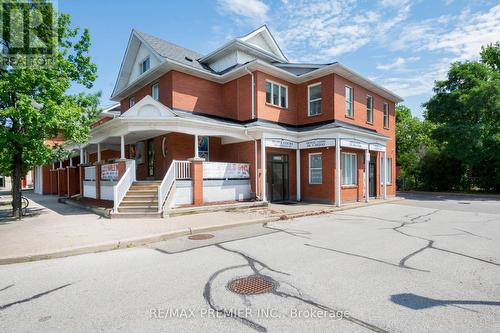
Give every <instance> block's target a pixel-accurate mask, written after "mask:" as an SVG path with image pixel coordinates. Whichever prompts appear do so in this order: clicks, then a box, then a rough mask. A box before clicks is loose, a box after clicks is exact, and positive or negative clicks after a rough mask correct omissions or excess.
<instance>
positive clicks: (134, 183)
mask: <svg viewBox="0 0 500 333" xmlns="http://www.w3.org/2000/svg"><path fill="white" fill-rule="evenodd" d="M160 184H161V180H151V181H138V182H137V181H136V182H133V183H132V185H142V186H148V185H156V186H158V185H160Z"/></svg>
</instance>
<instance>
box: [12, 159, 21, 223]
mask: <svg viewBox="0 0 500 333" xmlns="http://www.w3.org/2000/svg"><path fill="white" fill-rule="evenodd" d="M21 164H22V155H21V152H15V153H14V158H13V161H12V166H13V168H12V216H13V217H16V216H17V217H18V218H19V219H21V218H22V217H23V208H22V203H21V190H22V187H21V176H22V175H21V166H22V165H21Z"/></svg>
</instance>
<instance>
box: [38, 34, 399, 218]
mask: <svg viewBox="0 0 500 333" xmlns="http://www.w3.org/2000/svg"><path fill="white" fill-rule="evenodd" d="M111 98H112V99H113V100H115V101H117V102H119V105H116V106H114V107H112V108H110V109H107V110H105V111H104V112H103V114H102V119H101V120H100V121H99V122H98V123H97V124H96V125H95V126H94V128H93V129H92V139H91V141H90V143H89V144H88V145H86V146H85V147H76V146H70V145H68V147H70V148H71V149H74V152H75V157H74V158H73V161H64V162H62V163H61V165H60V168H58V169H60V170H69V169H68V168H69V167H70V164H71V166H72V167H73V168H75V167H76V165H77V164H81V165H82V167H80V169H78V170H79V171H78V172H79V174H80V175H79V179H80V181H79V185H78V186H75V189H73V190H72V189H69V187H70V186H69V183H70V182H73V181H72V180H70V178H69V177H70V176H69V173H70V172H69V171H59V172H66V175H65V180H62V178H61V177H60V178H61V179H60V180H59V181H58V184H59V185H61V184H63V185H65V186H64V187H65V188H66V190H65V191H63V193H62V195H69V194H68V192H71V193H73V192H75V193H76V194H78V193H79V194H80V195H83V196H84V197H87V196H89V197H91V198H92V199H95V200H101V201H104V202H105V201H109V202H111V203H112V204H110V206H114V207H115V212H118V211H120V210H119V208H120V207H121V204H122V201H123V202H126V201H127V200H128V199H127V200H125V199H124V198H128V197H127V196H128V194H127V191H129V192H130V189H131V188H133V186H134V184H135V185H136V186H139V185H141V181H149V182H147V183H146V182H144V183H142V184H143V185H144V186H146V185H147V186H149V187H154V188H155V189H156V188H158V191H157V195H156V201H155V200H154V198H151V200H152V202H154V204H155V205H157V206H158V212H161V211H162V210H163V207H164V205H167V204H168V205H170V206H175V205H180V204H203V203H205V202H207V201H217V200H220V201H226V200H243V199H249V198H252V197H254V198H257V199H258V200H265V201H295V200H297V201H311V202H325V203H332V204H336V205H340V204H341V203H343V202H349V201H368V200H369V198H370V197H373V198H375V197H386V196H391V195H394V194H395V170H396V151H395V104H396V103H398V102H400V101H401V98H400V97H398V96H397V95H395V94H393V93H392V92H390V91H388V90H387V89H384V88H383V87H381V86H379V85H377V84H376V83H374V82H372V81H370V80H368V79H366V78H364V77H363V76H361V75H359V74H358V73H355V72H354V71H352V70H351V69H349V68H347V67H345V66H343V65H341V64H340V63H338V62H334V63H329V64H302V63H301V64H299V63H291V62H289V61H288V59H287V58H286V56H285V55H284V54H283V52H282V51H281V49H280V47H279V46H278V44H277V43H276V41H275V40H274V38H273V37H272V35H271V33H270V32H269V30H268V29H267V27H266V26H263V27H261V28H259V29H257V30H255V31H253V32H251V33H250V34H248V35H246V36H243V37H239V38H236V39H234V40H232V41H231V42H229V43H227V44H225V45H223V46H222V47H220V48H218V49H216V50H215V51H213V52H211V53H210V54H208V55H202V54H198V53H196V52H194V51H191V50H188V49H185V48H183V47H180V46H177V45H174V44H171V43H168V42H166V41H164V40H161V39H159V38H157V37H153V36H151V35H148V34H145V33H142V32H138V31H135V30H134V31H132V33H131V35H130V39H129V41H128V46H127V50H126V52H125V56H124V59H123V62H122V64H121V68H120V72H119V75H118V79H117V81H116V85H115V88H114V91H113V94H112V96H111ZM78 155H80V156H78ZM193 157H195V159H191V158H193ZM188 159H191V160H190V161H188ZM174 161H176V162H174ZM89 164H96V165H95V166H94V165H90V166H89ZM108 165H112V166H108ZM55 167H58V165H55ZM85 168H88V169H85ZM92 168H94V169H92ZM52 169H54V167H43V168H38V170H37V172H36V175H38V178H39V181H38V182H37V181H35V184H39V185H38V187H37V188H36V190H37V191H38V192H42V193H49V192H50V193H56V191H55V190H54V186H55V185H53V186H49V185H48V183H49V181H48V180H46V177H49V178H51V179H52V182H53V183H54V182H55V181H54V180H53V179H54V178H57V177H55V176H52V177H50V173H51V172H52V173H54V171H50V170H52ZM103 170H104V171H103ZM83 173H85V174H87V173H88V174H89V175H88V177H86V175H84V174H83ZM71 179H76V176H73V178H71ZM92 181H93V182H94V183H91V184H90V185H89V184H87V183H86V182H92ZM108 181H109V182H111V183H109V184H107V183H106V184H107V185H108V187H103V185H102V184H103V182H108ZM155 181H156V182H155ZM86 185H88V186H87V187H85V186H86ZM89 186H90V187H89ZM92 186H94V189H93V190H92ZM131 186H132V187H131ZM59 187H60V186H59ZM48 188H50V191H49V190H47V189H48ZM86 188H87V189H89V190H88V191H87V195H86V194H85V191H86V190H85V189H86ZM82 192H83V193H82ZM132 192H133V191H132ZM174 192H177V193H174ZM71 193H70V194H71ZM59 194H61V193H59ZM170 197H172V199H169V198H170ZM129 199H130V198H129ZM131 201H133V200H131ZM170 201H172V202H170ZM137 202H138V203H137V206H138V207H142V208H144V207H145V206H144V205H142V206H141V202H143V201H141V200H138V201H137ZM155 207H156V206H155ZM123 211H124V212H125V211H127V210H123ZM128 211H131V212H140V211H139V210H136V211H134V210H133V209H132V210H128Z"/></svg>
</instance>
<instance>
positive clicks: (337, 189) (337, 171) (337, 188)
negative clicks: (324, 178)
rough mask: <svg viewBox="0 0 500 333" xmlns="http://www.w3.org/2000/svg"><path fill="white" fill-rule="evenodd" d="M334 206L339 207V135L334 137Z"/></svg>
mask: <svg viewBox="0 0 500 333" xmlns="http://www.w3.org/2000/svg"><path fill="white" fill-rule="evenodd" d="M335 206H337V207H340V136H339V135H337V139H335Z"/></svg>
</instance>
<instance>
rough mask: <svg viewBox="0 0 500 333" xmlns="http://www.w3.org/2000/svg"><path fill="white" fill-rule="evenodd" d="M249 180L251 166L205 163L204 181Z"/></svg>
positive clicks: (245, 164)
mask: <svg viewBox="0 0 500 333" xmlns="http://www.w3.org/2000/svg"><path fill="white" fill-rule="evenodd" d="M228 178H231V179H247V178H250V164H248V163H223V162H204V163H203V179H228Z"/></svg>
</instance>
